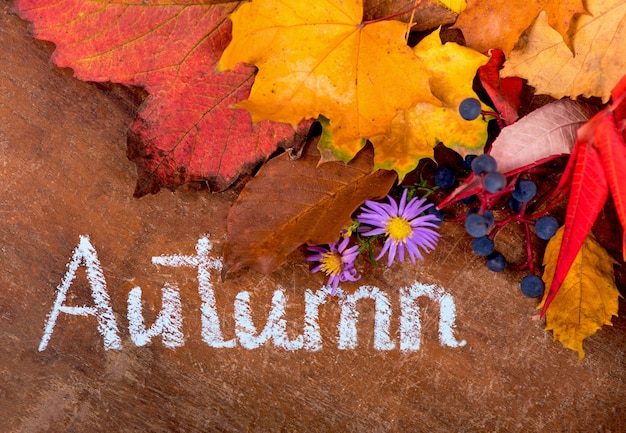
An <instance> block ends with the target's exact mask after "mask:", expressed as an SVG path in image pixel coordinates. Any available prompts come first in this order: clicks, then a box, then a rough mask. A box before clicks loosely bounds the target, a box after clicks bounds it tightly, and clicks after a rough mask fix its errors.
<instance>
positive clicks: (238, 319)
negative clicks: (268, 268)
mask: <svg viewBox="0 0 626 433" xmlns="http://www.w3.org/2000/svg"><path fill="white" fill-rule="evenodd" d="M285 304H286V298H285V294H284V293H283V291H282V290H276V291H274V296H273V297H272V308H271V309H270V312H269V315H268V318H267V323H266V324H265V327H264V328H263V331H261V333H260V334H257V330H256V327H255V326H254V323H253V322H252V314H251V311H250V293H248V292H240V293H239V294H238V295H237V297H236V298H235V333H236V334H237V338H238V339H239V344H241V346H242V347H244V348H246V349H256V348H257V347H260V346H262V345H264V344H265V343H266V342H267V341H269V340H271V341H272V342H273V343H274V346H276V347H281V348H283V349H285V350H298V349H302V347H303V337H302V335H298V336H297V337H296V338H295V339H294V340H289V337H288V336H287V321H286V320H285V319H284V315H285Z"/></svg>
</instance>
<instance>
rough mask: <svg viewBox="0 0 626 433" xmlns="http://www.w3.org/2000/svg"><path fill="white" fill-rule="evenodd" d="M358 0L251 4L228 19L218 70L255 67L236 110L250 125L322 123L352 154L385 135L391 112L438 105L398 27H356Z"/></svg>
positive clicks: (288, 0) (272, 0)
mask: <svg viewBox="0 0 626 433" xmlns="http://www.w3.org/2000/svg"><path fill="white" fill-rule="evenodd" d="M362 16H363V6H362V1H361V0H346V1H342V2H340V1H337V0H316V1H315V2H303V1H300V0H262V1H259V0H255V1H253V2H251V3H245V4H242V5H241V7H240V8H239V9H238V10H237V11H236V12H235V13H234V14H233V15H232V16H231V19H232V22H233V32H232V33H233V37H232V42H231V43H230V45H229V46H228V47H227V49H226V50H225V51H224V54H223V55H222V58H221V60H220V68H222V69H232V68H233V67H234V66H235V64H237V63H238V62H244V63H249V64H253V65H256V66H257V67H258V68H259V71H258V74H257V76H256V78H255V82H254V85H253V87H252V90H251V93H250V96H249V98H248V100H247V101H244V102H242V103H240V104H239V106H240V107H243V108H246V109H247V110H248V111H250V113H251V115H252V119H253V121H255V122H256V121H260V120H274V121H278V122H288V123H291V124H294V125H295V124H297V123H298V122H300V120H302V119H303V118H317V117H319V116H320V115H323V116H325V117H326V118H327V119H329V122H330V129H331V132H332V136H333V140H334V143H335V145H336V146H337V147H339V148H343V149H344V151H345V152H346V153H349V154H352V156H354V154H356V152H357V151H358V150H359V149H360V147H359V143H361V141H360V139H362V138H369V137H371V136H373V135H376V134H381V133H385V132H386V131H387V130H388V129H389V128H390V124H391V121H392V119H393V118H394V117H395V115H396V112H397V110H399V109H404V108H408V107H409V106H411V105H412V104H414V103H415V102H416V101H428V102H432V103H435V104H436V103H437V99H436V98H435V97H434V96H433V95H432V94H431V93H430V91H429V86H428V75H427V74H426V73H425V69H424V66H423V65H422V63H421V62H420V61H419V60H418V59H417V58H416V57H415V56H414V55H413V53H412V51H411V48H410V47H408V46H407V45H406V43H405V40H404V35H405V32H406V24H404V23H401V22H399V21H380V22H372V23H362Z"/></svg>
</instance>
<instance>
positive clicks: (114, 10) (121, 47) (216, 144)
mask: <svg viewBox="0 0 626 433" xmlns="http://www.w3.org/2000/svg"><path fill="white" fill-rule="evenodd" d="M208 3H209V2H207V1H205V0H199V1H187V0H185V1H181V0H178V1H172V2H169V1H161V0H148V1H138V0H137V1H134V0H127V1H116V2H106V1H89V0H17V1H16V6H17V9H18V12H19V14H20V16H21V17H22V18H24V19H27V20H30V21H31V22H32V23H33V26H32V29H33V33H34V34H35V36H36V37H37V38H39V39H45V40H48V41H52V42H54V43H55V44H56V50H55V52H54V54H53V56H52V60H53V61H54V62H55V64H56V65H58V66H59V67H69V68H72V69H73V70H74V75H75V76H76V77H77V78H78V79H81V80H84V81H98V82H105V81H111V82H116V83H122V84H127V85H133V86H140V87H143V88H145V89H146V90H147V91H148V93H149V96H148V98H147V99H146V100H145V102H144V104H143V105H142V107H141V108H140V111H139V115H138V118H137V120H136V121H135V122H134V123H133V124H132V125H131V127H130V133H129V157H130V159H132V160H133V161H134V162H135V163H136V164H137V167H138V171H139V180H138V184H137V190H136V194H137V195H143V194H146V193H151V192H156V191H158V189H159V188H160V187H162V186H164V187H168V188H172V189H173V188H175V187H177V186H178V185H180V184H182V183H186V182H191V181H200V180H201V181H207V182H208V183H209V184H210V185H211V186H212V188H213V189H216V190H223V189H225V188H226V187H228V186H229V185H230V184H231V183H232V182H233V181H235V180H236V179H237V177H238V176H239V175H240V174H241V173H242V172H245V171H247V170H249V169H250V168H252V167H254V166H255V165H257V164H258V163H259V162H262V161H264V160H265V159H267V158H268V157H269V155H270V154H272V153H273V152H274V151H275V150H276V149H277V147H278V146H279V145H283V146H285V147H289V146H292V145H294V142H297V141H298V139H299V138H300V135H301V134H302V133H305V132H306V125H305V126H303V127H302V128H301V130H300V131H298V134H300V135H298V134H296V131H295V130H294V128H293V127H292V126H290V125H284V124H277V123H273V122H262V123H259V124H257V125H252V123H251V119H250V116H249V114H248V113H247V112H246V111H245V110H240V109H236V108H233V105H234V104H236V103H237V102H239V101H241V100H244V99H246V98H247V96H248V93H249V90H250V86H251V85H252V82H253V80H254V74H255V69H254V68H253V67H250V66H243V65H241V66H238V67H237V68H236V69H235V70H233V71H231V72H225V73H217V72H216V71H215V68H216V65H217V60H218V58H219V56H220V54H221V52H222V50H223V49H224V47H225V46H226V45H227V44H228V43H229V41H230V26H231V24H230V22H229V21H228V20H227V16H228V15H229V14H230V13H231V12H232V11H234V10H235V8H236V7H237V3H229V4H215V5H211V4H208ZM213 3H215V2H213Z"/></svg>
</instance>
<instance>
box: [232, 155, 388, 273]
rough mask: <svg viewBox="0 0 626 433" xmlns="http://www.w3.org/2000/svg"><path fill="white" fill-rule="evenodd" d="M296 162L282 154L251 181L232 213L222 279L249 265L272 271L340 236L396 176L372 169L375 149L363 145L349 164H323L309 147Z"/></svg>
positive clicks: (262, 270) (385, 190) (384, 190)
mask: <svg viewBox="0 0 626 433" xmlns="http://www.w3.org/2000/svg"><path fill="white" fill-rule="evenodd" d="M305 150H306V152H305V154H303V155H302V157H301V158H300V159H298V160H297V161H292V160H291V159H290V158H289V157H288V155H287V154H283V155H281V156H279V157H277V158H275V159H272V160H270V161H269V162H268V163H267V164H265V165H264V166H263V167H262V168H261V170H260V171H259V173H258V174H257V176H256V177H255V178H253V179H252V180H251V181H250V182H248V183H247V184H246V186H245V187H244V189H243V190H242V191H241V194H240V195H239V198H238V199H237V201H236V202H235V204H234V205H233V206H232V207H231V209H230V212H229V214H228V226H227V232H228V239H227V241H226V244H225V245H224V267H223V269H222V277H223V278H224V277H225V276H226V274H227V273H230V272H235V271H237V270H238V269H241V268H243V267H248V268H250V269H253V270H255V271H257V272H261V273H264V274H269V273H270V272H272V271H273V270H274V269H276V268H277V267H278V266H280V265H281V264H282V263H283V262H284V261H285V259H286V258H287V256H288V255H289V254H290V253H291V252H292V251H294V250H295V249H296V248H298V247H299V246H300V245H302V244H304V243H307V244H309V245H318V244H327V243H330V242H335V241H337V239H338V238H339V235H340V232H341V229H342V228H343V227H345V226H346V225H349V224H350V222H351V215H352V213H353V212H354V211H355V210H356V209H357V208H358V207H359V206H360V205H361V204H362V203H363V202H364V201H365V200H367V199H377V198H381V197H383V196H385V194H387V192H388V191H389V189H390V188H391V186H392V185H393V183H394V181H395V180H396V178H397V176H396V173H395V172H393V171H387V170H377V171H374V172H372V167H373V165H374V151H373V148H372V147H371V146H366V147H364V148H363V149H362V150H361V151H360V152H359V153H358V154H357V155H356V156H355V157H354V159H352V160H351V161H350V163H348V164H347V165H346V164H344V163H343V162H338V161H331V162H326V163H324V164H321V165H319V167H318V163H319V160H320V155H319V151H318V150H317V148H316V146H314V145H309V146H307V148H306V149H305Z"/></svg>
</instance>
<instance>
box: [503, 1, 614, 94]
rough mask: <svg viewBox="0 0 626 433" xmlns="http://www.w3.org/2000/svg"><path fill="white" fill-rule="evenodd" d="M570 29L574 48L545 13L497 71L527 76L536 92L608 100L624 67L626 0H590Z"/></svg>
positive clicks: (504, 74) (510, 74)
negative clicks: (551, 23) (554, 28)
mask: <svg viewBox="0 0 626 433" xmlns="http://www.w3.org/2000/svg"><path fill="white" fill-rule="evenodd" d="M586 7H587V10H588V12H589V14H588V15H579V16H578V17H577V18H576V21H575V25H574V26H573V29H572V39H573V49H574V53H575V55H574V54H572V52H571V51H570V49H569V48H568V46H567V45H566V44H565V43H564V41H563V40H562V38H561V35H560V34H559V33H557V32H556V31H554V30H553V29H552V28H551V27H550V25H549V24H548V22H547V20H548V18H547V16H546V14H545V13H542V14H540V15H539V17H538V18H537V20H536V21H535V23H534V24H533V25H532V26H531V27H530V28H529V29H528V31H527V33H526V34H524V35H523V37H522V38H521V39H520V43H519V44H518V46H517V47H516V48H515V49H514V50H513V51H512V52H511V54H510V55H509V56H508V58H507V61H506V62H505V64H504V68H503V69H502V71H501V75H502V76H503V77H507V76H518V77H522V78H526V79H527V80H528V83H529V84H530V85H531V86H534V87H535V88H536V89H537V93H543V94H547V95H551V96H554V97H555V98H557V99H560V98H562V97H564V96H571V97H573V98H576V97H577V96H579V95H582V96H585V97H591V96H599V97H601V98H602V100H603V101H604V102H607V101H608V100H609V98H610V96H611V89H613V87H615V85H616V84H617V83H618V82H619V80H620V79H621V78H622V76H623V75H624V71H626V56H624V46H625V45H626V26H625V25H624V20H626V1H625V0H589V1H587V2H586Z"/></svg>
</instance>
